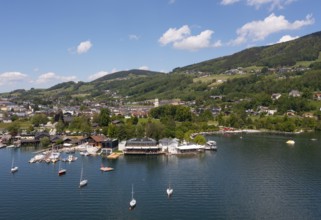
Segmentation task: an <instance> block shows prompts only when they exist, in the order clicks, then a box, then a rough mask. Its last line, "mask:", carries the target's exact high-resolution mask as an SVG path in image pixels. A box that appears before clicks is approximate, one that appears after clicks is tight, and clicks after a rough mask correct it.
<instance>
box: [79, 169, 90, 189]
mask: <svg viewBox="0 0 321 220" xmlns="http://www.w3.org/2000/svg"><path fill="white" fill-rule="evenodd" d="M83 172H84V169H83V167H81V173H80V181H79V188H81V187H83V186H86V185H87V183H88V180H86V179H83Z"/></svg>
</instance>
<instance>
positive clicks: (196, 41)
mask: <svg viewBox="0 0 321 220" xmlns="http://www.w3.org/2000/svg"><path fill="white" fill-rule="evenodd" d="M213 33H214V32H213V31H211V30H205V31H203V32H201V33H200V34H199V35H196V36H189V37H186V38H184V39H182V40H181V41H175V42H174V44H173V46H174V47H175V48H177V49H184V50H192V51H195V50H199V49H202V48H207V47H210V44H211V37H212V34H213Z"/></svg>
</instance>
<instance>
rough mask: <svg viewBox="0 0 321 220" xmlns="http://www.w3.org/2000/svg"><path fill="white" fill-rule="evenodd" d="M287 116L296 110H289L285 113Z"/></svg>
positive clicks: (293, 113) (294, 113)
mask: <svg viewBox="0 0 321 220" xmlns="http://www.w3.org/2000/svg"><path fill="white" fill-rule="evenodd" d="M285 114H286V115H287V116H295V115H296V112H295V111H293V110H289V111H287V112H286V113H285Z"/></svg>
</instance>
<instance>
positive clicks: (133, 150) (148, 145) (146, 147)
mask: <svg viewBox="0 0 321 220" xmlns="http://www.w3.org/2000/svg"><path fill="white" fill-rule="evenodd" d="M123 152H124V154H144V155H148V154H162V153H163V152H162V147H161V146H159V145H158V143H157V141H156V140H154V139H152V138H132V139H129V140H127V141H126V143H125V149H124V150H123Z"/></svg>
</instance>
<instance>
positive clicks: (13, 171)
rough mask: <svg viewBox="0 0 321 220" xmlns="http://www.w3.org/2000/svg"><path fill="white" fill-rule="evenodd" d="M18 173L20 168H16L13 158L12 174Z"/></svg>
mask: <svg viewBox="0 0 321 220" xmlns="http://www.w3.org/2000/svg"><path fill="white" fill-rule="evenodd" d="M17 171H18V167H17V166H14V158H12V164H11V173H15V172H17Z"/></svg>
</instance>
